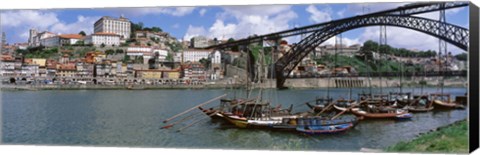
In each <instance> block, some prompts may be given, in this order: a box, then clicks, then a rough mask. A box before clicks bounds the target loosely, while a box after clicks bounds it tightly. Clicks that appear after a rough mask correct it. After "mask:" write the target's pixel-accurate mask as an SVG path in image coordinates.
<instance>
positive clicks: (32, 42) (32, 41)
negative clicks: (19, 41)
mask: <svg viewBox="0 0 480 155" xmlns="http://www.w3.org/2000/svg"><path fill="white" fill-rule="evenodd" d="M54 36H56V34H55V33H52V32H48V31H43V32H41V33H38V32H37V30H35V29H30V31H29V37H28V46H31V47H36V46H40V45H42V40H43V39H45V38H50V37H54Z"/></svg>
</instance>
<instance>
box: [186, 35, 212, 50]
mask: <svg viewBox="0 0 480 155" xmlns="http://www.w3.org/2000/svg"><path fill="white" fill-rule="evenodd" d="M208 46H209V44H208V39H207V38H206V37H205V36H196V37H193V38H192V39H190V47H191V48H204V47H208Z"/></svg>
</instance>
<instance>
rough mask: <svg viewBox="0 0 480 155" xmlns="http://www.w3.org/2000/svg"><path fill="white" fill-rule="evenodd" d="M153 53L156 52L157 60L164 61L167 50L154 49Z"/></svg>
mask: <svg viewBox="0 0 480 155" xmlns="http://www.w3.org/2000/svg"><path fill="white" fill-rule="evenodd" d="M153 53H154V54H156V53H158V61H166V60H167V56H168V51H167V50H162V49H154V50H153Z"/></svg>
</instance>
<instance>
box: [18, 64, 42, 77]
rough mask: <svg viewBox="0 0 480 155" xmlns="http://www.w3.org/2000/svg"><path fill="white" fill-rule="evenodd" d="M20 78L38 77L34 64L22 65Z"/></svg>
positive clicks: (37, 70) (36, 67) (36, 66)
mask: <svg viewBox="0 0 480 155" xmlns="http://www.w3.org/2000/svg"><path fill="white" fill-rule="evenodd" d="M20 76H23V77H38V76H39V69H38V65H36V64H23V65H22V70H21V72H20Z"/></svg>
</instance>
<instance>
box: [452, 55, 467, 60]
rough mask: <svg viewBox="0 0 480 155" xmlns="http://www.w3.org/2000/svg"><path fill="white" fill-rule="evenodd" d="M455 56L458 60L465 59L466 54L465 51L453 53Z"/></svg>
mask: <svg viewBox="0 0 480 155" xmlns="http://www.w3.org/2000/svg"><path fill="white" fill-rule="evenodd" d="M455 58H456V59H457V60H460V61H467V58H468V55H467V53H461V54H457V55H455Z"/></svg>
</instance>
